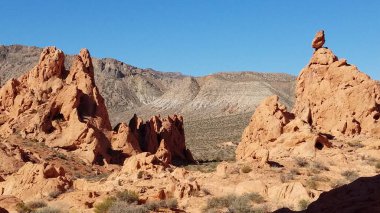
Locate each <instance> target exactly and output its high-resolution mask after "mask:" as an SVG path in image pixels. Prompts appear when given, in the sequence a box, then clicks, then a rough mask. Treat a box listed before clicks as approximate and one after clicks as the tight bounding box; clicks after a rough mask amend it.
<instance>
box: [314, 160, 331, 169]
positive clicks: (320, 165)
mask: <svg viewBox="0 0 380 213" xmlns="http://www.w3.org/2000/svg"><path fill="white" fill-rule="evenodd" d="M312 165H313V168H315V169H318V170H324V171H330V169H329V168H328V167H327V166H326V165H325V164H323V163H322V162H320V161H315V162H314V163H313V164H312Z"/></svg>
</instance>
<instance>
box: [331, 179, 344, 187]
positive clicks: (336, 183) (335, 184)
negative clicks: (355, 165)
mask: <svg viewBox="0 0 380 213" xmlns="http://www.w3.org/2000/svg"><path fill="white" fill-rule="evenodd" d="M344 184H346V182H345V180H342V179H339V180H335V181H333V182H331V184H330V186H331V188H333V189H335V188H338V187H341V186H343V185H344Z"/></svg>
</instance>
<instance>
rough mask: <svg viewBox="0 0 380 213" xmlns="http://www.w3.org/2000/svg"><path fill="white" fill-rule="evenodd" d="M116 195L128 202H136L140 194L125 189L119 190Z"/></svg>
mask: <svg viewBox="0 0 380 213" xmlns="http://www.w3.org/2000/svg"><path fill="white" fill-rule="evenodd" d="M116 197H117V199H118V200H120V201H124V202H127V203H134V202H137V201H138V200H139V195H138V194H137V193H136V192H134V191H131V190H125V191H123V192H117V194H116Z"/></svg>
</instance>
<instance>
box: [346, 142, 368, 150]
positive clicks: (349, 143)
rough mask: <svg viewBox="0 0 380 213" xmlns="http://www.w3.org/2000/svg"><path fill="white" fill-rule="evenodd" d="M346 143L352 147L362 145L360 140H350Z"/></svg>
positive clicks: (360, 146)
mask: <svg viewBox="0 0 380 213" xmlns="http://www.w3.org/2000/svg"><path fill="white" fill-rule="evenodd" d="M348 145H349V146H350V147H354V148H362V147H364V145H363V144H362V143H361V142H360V141H350V142H348Z"/></svg>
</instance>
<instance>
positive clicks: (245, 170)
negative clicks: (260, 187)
mask: <svg viewBox="0 0 380 213" xmlns="http://www.w3.org/2000/svg"><path fill="white" fill-rule="evenodd" d="M251 171H252V168H251V167H250V166H248V165H244V166H243V167H242V168H241V172H243V173H250V172H251Z"/></svg>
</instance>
